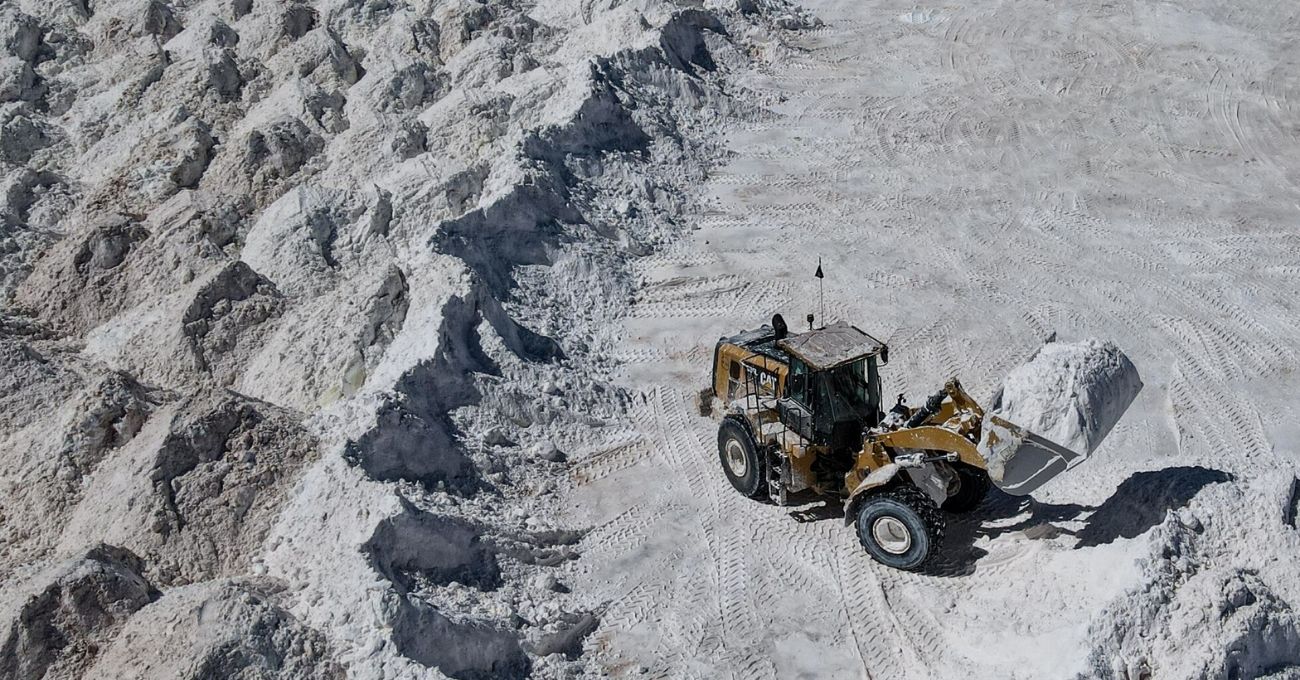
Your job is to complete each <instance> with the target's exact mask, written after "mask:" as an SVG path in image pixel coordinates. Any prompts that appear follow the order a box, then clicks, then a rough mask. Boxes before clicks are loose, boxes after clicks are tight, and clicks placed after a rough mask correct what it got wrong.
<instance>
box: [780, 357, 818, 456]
mask: <svg viewBox="0 0 1300 680" xmlns="http://www.w3.org/2000/svg"><path fill="white" fill-rule="evenodd" d="M814 375H815V374H814V373H812V372H810V371H809V370H808V366H807V364H805V363H804V362H802V361H800V360H799V359H797V358H795V357H791V358H790V372H789V374H787V375H786V378H785V393H784V394H783V395H781V399H779V400H778V401H777V410H778V412H779V414H780V417H781V423H782V424H783V425H785V426H786V427H787V428H788V429H789V430H790V431H792V432H795V433H797V434H798V435H799V436H800V437H803V438H804V439H807V440H809V441H814V440H815V436H814V434H815V429H814V413H815V411H814V410H813V409H814V406H815V399H816V392H817V386H816V385H815V384H814V382H815V381H814V379H813V378H814Z"/></svg>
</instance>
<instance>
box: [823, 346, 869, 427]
mask: <svg viewBox="0 0 1300 680" xmlns="http://www.w3.org/2000/svg"><path fill="white" fill-rule="evenodd" d="M825 384H826V386H827V387H828V388H829V390H830V400H829V401H830V403H829V404H828V405H829V406H830V407H831V410H832V412H833V414H834V415H833V416H832V419H833V420H837V421H838V420H847V419H849V418H853V417H866V418H867V419H868V420H875V418H876V415H877V412H878V411H879V406H880V377H879V375H878V374H877V372H876V359H875V357H870V358H864V359H859V360H857V361H854V362H852V363H848V364H844V365H843V366H837V367H835V368H832V369H830V370H828V371H826V383H825Z"/></svg>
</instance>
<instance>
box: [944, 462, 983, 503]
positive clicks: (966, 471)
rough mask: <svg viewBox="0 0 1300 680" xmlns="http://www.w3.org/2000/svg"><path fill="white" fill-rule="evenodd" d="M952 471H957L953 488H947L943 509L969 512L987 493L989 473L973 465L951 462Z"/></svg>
mask: <svg viewBox="0 0 1300 680" xmlns="http://www.w3.org/2000/svg"><path fill="white" fill-rule="evenodd" d="M952 470H953V472H955V473H957V478H956V480H954V485H955V488H951V489H949V492H948V499H947V500H945V501H944V502H943V509H944V510H945V511H947V512H954V513H956V512H970V511H971V510H974V509H975V508H976V506H978V505H979V504H980V501H983V500H984V496H986V495H988V492H989V486H990V485H991V482H989V473H987V472H985V471H984V470H981V469H979V468H977V467H975V466H974V465H967V464H965V463H953V464H952Z"/></svg>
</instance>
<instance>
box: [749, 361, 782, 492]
mask: <svg viewBox="0 0 1300 680" xmlns="http://www.w3.org/2000/svg"><path fill="white" fill-rule="evenodd" d="M760 356H761V355H758V354H751V355H750V356H748V357H745V358H744V359H743V360H742V361H741V365H742V366H744V371H743V374H742V380H743V381H744V390H745V397H744V399H745V401H744V404H745V405H744V409H745V416H746V418H747V419H748V420H749V421H750V425H751V426H752V427H753V428H754V434H755V435H756V436H755V439H756V440H757V441H755V442H754V443H755V444H757V445H758V448H759V455H763V456H766V458H765V462H766V463H767V464H766V465H764V466H763V467H764V469H765V470H766V471H767V493H768V496H769V497H770V498H771V499H772V502H774V503H776V504H777V505H786V504H787V502H788V499H787V493H786V489H788V488H789V482H790V460H789V458H788V457H787V456H786V455H785V444H786V438H787V436H788V430H787V429H786V427H785V425H784V424H783V423H782V422H781V418H780V416H779V415H778V411H777V405H776V396H777V395H776V382H775V377H773V380H772V382H771V390H770V393H769V392H767V391H766V390H765V389H764V385H763V384H762V382H763V381H762V380H761V378H760V377H759V376H760V370H761V369H759V368H758V367H757V366H754V365H753V364H750V363H749V360H750V359H752V358H755V357H760ZM762 358H763V360H764V362H766V361H767V358H766V357H762ZM769 375H770V374H769Z"/></svg>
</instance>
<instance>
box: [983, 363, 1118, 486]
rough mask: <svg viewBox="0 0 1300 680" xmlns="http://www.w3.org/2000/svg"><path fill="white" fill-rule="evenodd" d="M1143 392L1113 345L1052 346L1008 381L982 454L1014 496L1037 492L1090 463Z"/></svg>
mask: <svg viewBox="0 0 1300 680" xmlns="http://www.w3.org/2000/svg"><path fill="white" fill-rule="evenodd" d="M1141 390H1142V379H1141V378H1140V377H1139V376H1138V372H1137V369H1136V368H1135V367H1134V366H1133V362H1131V361H1129V359H1128V357H1127V356H1124V353H1123V352H1121V351H1120V350H1119V348H1118V347H1116V346H1115V345H1114V344H1112V343H1109V342H1099V341H1097V340H1085V341H1082V342H1072V343H1057V342H1053V343H1048V344H1047V345H1044V346H1043V348H1042V349H1041V350H1039V352H1038V354H1037V355H1036V356H1034V358H1033V359H1031V360H1030V361H1029V362H1027V363H1025V364H1024V365H1022V366H1020V367H1019V368H1017V369H1015V370H1014V371H1012V372H1011V373H1010V374H1008V375H1007V377H1006V379H1005V380H1004V381H1003V382H1002V390H1001V392H1000V393H999V395H998V397H997V398H996V399H995V400H994V404H993V408H991V409H989V411H988V412H987V414H986V415H985V418H984V426H983V429H982V432H983V434H982V436H981V439H980V443H979V452H980V455H981V456H983V457H984V460H985V462H986V463H987V465H988V472H989V478H990V479H991V480H992V481H993V483H994V484H995V485H997V487H998V488H999V489H1002V490H1003V491H1005V492H1007V493H1009V494H1011V495H1013V496H1024V495H1027V494H1030V493H1033V492H1034V491H1035V490H1037V489H1038V488H1039V487H1041V486H1042V485H1043V484H1046V483H1047V482H1048V481H1049V480H1051V479H1052V478H1054V477H1056V476H1057V475H1059V474H1060V473H1062V472H1064V471H1066V470H1068V469H1070V468H1071V467H1074V466H1075V465H1077V464H1079V463H1081V462H1083V461H1084V460H1086V459H1087V458H1088V456H1089V455H1091V454H1092V452H1093V451H1095V450H1096V449H1097V447H1098V446H1099V445H1100V444H1101V441H1102V440H1103V439H1105V438H1106V435H1107V434H1109V433H1110V431H1111V429H1112V428H1113V427H1115V424H1116V423H1118V422H1119V419H1120V418H1121V417H1122V416H1123V415H1124V412H1125V411H1127V410H1128V407H1129V405H1130V404H1132V403H1133V400H1134V399H1135V398H1136V397H1137V395H1138V392H1140V391H1141Z"/></svg>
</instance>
